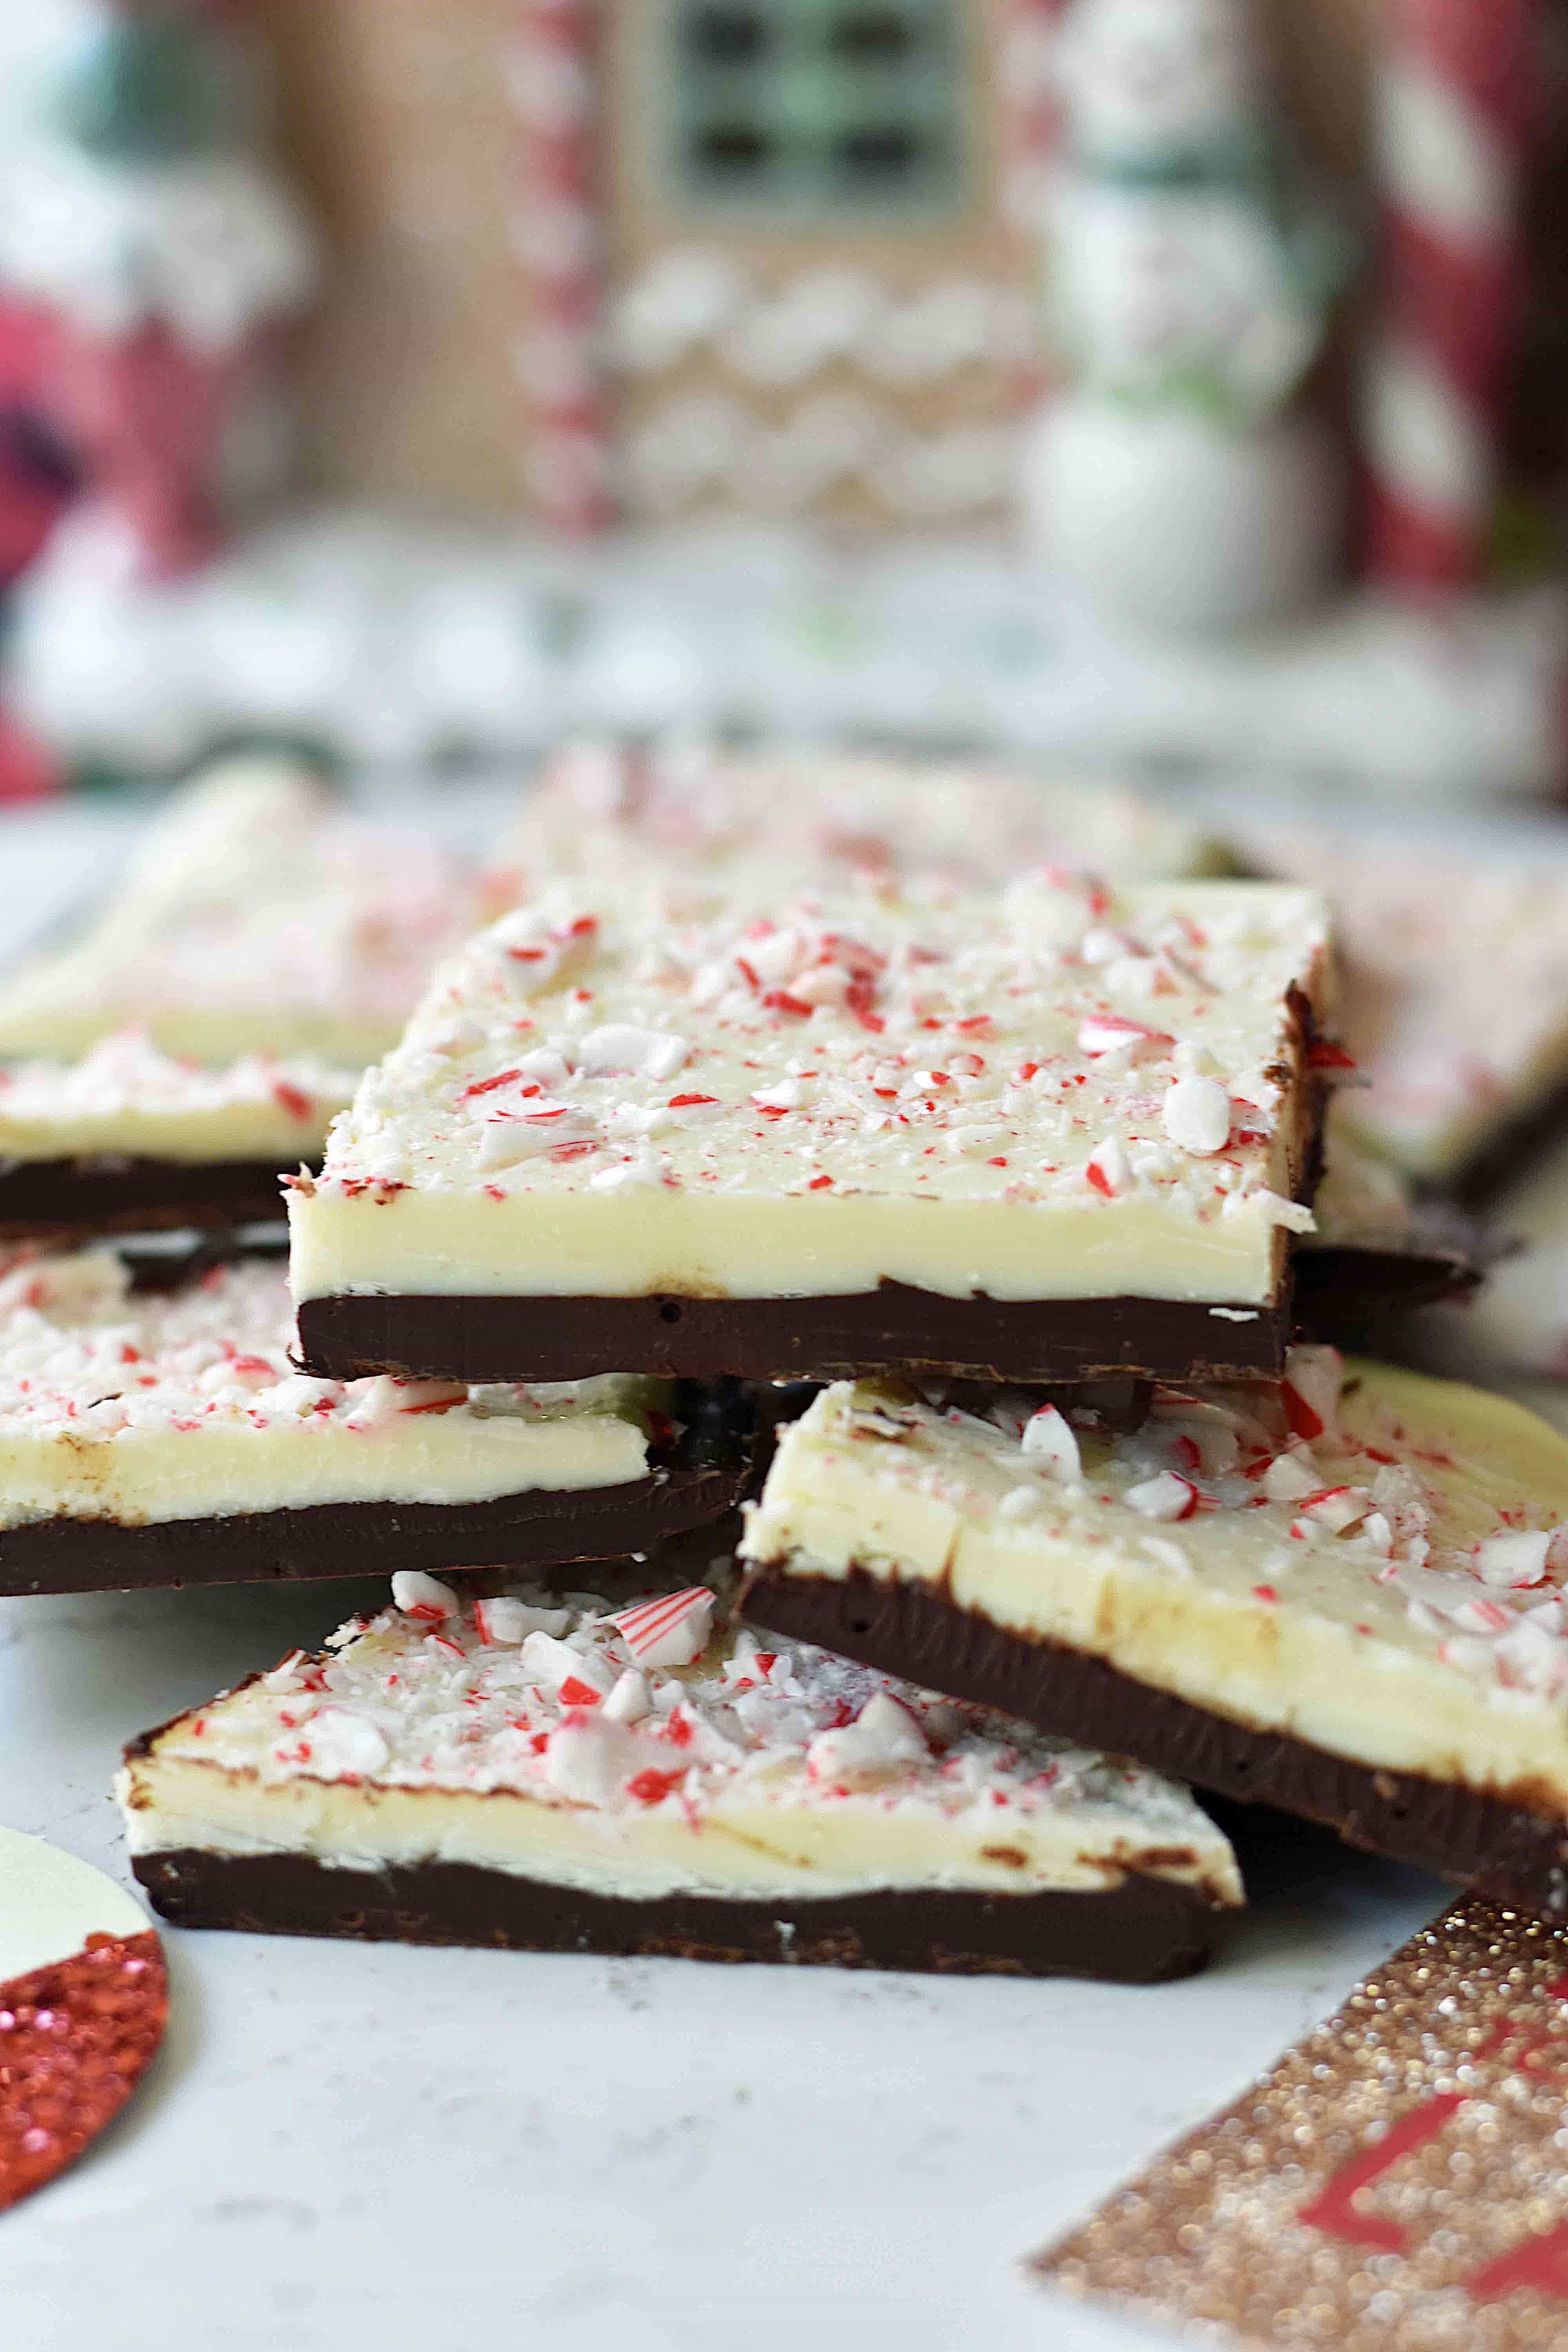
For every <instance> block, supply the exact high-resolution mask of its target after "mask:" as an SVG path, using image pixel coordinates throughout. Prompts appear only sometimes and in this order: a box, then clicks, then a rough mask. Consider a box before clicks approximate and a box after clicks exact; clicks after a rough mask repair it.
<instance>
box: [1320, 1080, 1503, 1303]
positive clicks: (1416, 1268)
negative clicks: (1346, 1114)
mask: <svg viewBox="0 0 1568 2352" xmlns="http://www.w3.org/2000/svg"><path fill="white" fill-rule="evenodd" d="M1343 1099H1344V1098H1343V1097H1338V1098H1336V1100H1335V1101H1334V1102H1333V1103H1332V1104H1331V1107H1330V1110H1329V1117H1328V1120H1327V1123H1326V1131H1325V1136H1324V1151H1323V1160H1324V1164H1323V1174H1322V1180H1321V1182H1320V1184H1319V1185H1318V1188H1317V1190H1316V1192H1314V1193H1313V1195H1312V1218H1313V1228H1312V1231H1311V1232H1310V1234H1303V1235H1302V1237H1301V1241H1300V1247H1299V1248H1298V1250H1297V1252H1296V1257H1295V1276H1296V1288H1295V1301H1294V1306H1295V1318H1296V1328H1297V1330H1298V1331H1299V1332H1300V1333H1302V1334H1303V1335H1305V1336H1306V1337H1307V1338H1309V1339H1318V1340H1323V1339H1326V1340H1330V1341H1331V1342H1333V1343H1335V1344H1336V1345H1338V1346H1341V1347H1364V1346H1365V1345H1366V1344H1367V1342H1368V1339H1369V1338H1370V1337H1371V1336H1372V1335H1373V1333H1374V1332H1376V1331H1378V1330H1379V1329H1380V1328H1381V1327H1382V1326H1384V1324H1386V1323H1387V1322H1388V1321H1389V1320H1390V1319H1391V1318H1394V1317H1397V1316H1405V1315H1408V1314H1410V1313H1412V1312H1413V1311H1414V1310H1415V1308H1417V1307H1431V1306H1434V1305H1436V1304H1437V1303H1438V1302H1440V1301H1443V1300H1451V1301H1457V1302H1463V1303H1464V1305H1465V1307H1466V1310H1467V1312H1466V1316H1465V1318H1464V1324H1465V1327H1466V1328H1468V1325H1469V1323H1470V1321H1471V1320H1472V1318H1473V1319H1474V1320H1475V1321H1476V1322H1477V1323H1478V1324H1479V1323H1480V1322H1481V1321H1482V1320H1484V1319H1485V1318H1486V1310H1487V1304H1488V1297H1489V1294H1487V1295H1484V1296H1483V1297H1482V1299H1481V1301H1480V1302H1479V1305H1475V1306H1472V1305H1471V1301H1472V1298H1473V1296H1474V1294H1475V1292H1476V1291H1477V1290H1478V1288H1479V1287H1480V1286H1481V1285H1482V1283H1483V1282H1484V1281H1486V1279H1487V1277H1488V1276H1489V1274H1490V1273H1491V1269H1492V1267H1493V1265H1494V1264H1495V1263H1496V1262H1497V1261H1499V1260H1500V1259H1501V1258H1503V1257H1504V1256H1505V1255H1506V1252H1507V1248H1508V1244H1507V1242H1506V1240H1498V1239H1495V1238H1493V1237H1492V1236H1491V1235H1490V1234H1489V1232H1488V1231H1487V1230H1486V1228H1485V1227H1483V1226H1482V1225H1481V1224H1479V1223H1478V1222H1477V1221H1476V1220H1475V1219H1474V1218H1472V1217H1468V1216H1467V1215H1466V1214H1465V1213H1464V1212H1463V1211H1462V1210H1459V1209H1456V1208H1453V1207H1451V1206H1450V1205H1449V1204H1448V1203H1447V1202H1441V1201H1434V1200H1427V1199H1421V1198H1418V1197H1417V1196H1416V1194H1415V1192H1414V1191H1413V1189H1412V1187H1411V1184H1410V1181H1409V1180H1408V1178H1406V1177H1405V1176H1404V1175H1403V1174H1402V1173H1401V1172H1400V1171H1399V1170H1398V1169H1397V1168H1395V1167H1394V1166H1393V1165H1392V1163H1391V1162H1390V1161H1388V1160H1379V1159H1376V1158H1374V1157H1373V1154H1371V1153H1370V1152H1367V1151H1365V1150H1363V1149H1362V1147H1361V1146H1360V1145H1359V1144H1358V1143H1356V1142H1355V1141H1353V1140H1352V1138H1351V1137H1350V1136H1349V1135H1348V1134H1347V1132H1346V1130H1345V1126H1344V1121H1343V1117H1342V1110H1343ZM1493 1278H1494V1279H1495V1278H1496V1277H1495V1276H1494V1277H1493Z"/></svg>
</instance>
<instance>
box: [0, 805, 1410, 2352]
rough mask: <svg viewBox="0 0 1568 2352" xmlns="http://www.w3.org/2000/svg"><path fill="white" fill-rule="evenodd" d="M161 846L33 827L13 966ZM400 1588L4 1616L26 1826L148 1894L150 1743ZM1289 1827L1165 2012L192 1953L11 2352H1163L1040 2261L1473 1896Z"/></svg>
mask: <svg viewBox="0 0 1568 2352" xmlns="http://www.w3.org/2000/svg"><path fill="white" fill-rule="evenodd" d="M127 822H129V820H128V819H121V817H120V816H119V815H116V816H115V817H114V818H112V819H110V818H106V817H103V816H101V815H96V814H91V813H89V811H87V810H84V809H79V808H73V809H63V810H60V811H57V812H49V813H45V814H39V815H37V816H31V817H27V818H25V819H21V820H18V821H16V822H15V823H14V824H12V825H11V826H10V828H9V829H8V830H7V831H6V832H5V834H4V835H3V836H0V838H3V840H4V845H5V851H6V855H5V858H4V859H0V948H3V947H4V946H5V944H6V943H7V942H8V941H12V940H17V939H19V938H21V937H23V936H24V935H28V934H31V933H32V932H33V931H35V930H36V929H37V926H38V925H39V923H40V922H42V921H44V920H46V919H47V915H48V913H49V910H50V909H51V908H55V907H58V906H61V905H63V904H65V903H67V902H68V900H69V899H71V898H73V897H75V896H77V895H78V894H79V892H80V891H81V890H82V889H83V888H85V887H90V886H91V884H92V883H93V882H94V880H95V879H97V878H98V877H101V876H102V875H103V873H104V872H105V871H106V868H107V866H108V863H109V861H110V858H111V857H112V856H113V854H114V850H115V848H116V846H117V841H116V836H117V835H118V836H121V837H122V835H123V830H124V824H125V823H127ZM367 1565H368V1563H367ZM379 1590H380V1588H379V1587H377V1586H375V1585H367V1584H365V1583H363V1582H355V1583H349V1584H345V1585H336V1584H334V1585H330V1586H306V1587H295V1588H291V1589H287V1590H258V1591H247V1590H237V1591H202V1592H188V1593H171V1594H163V1593H154V1594H140V1595H120V1594H101V1595H92V1596H89V1597H86V1598H72V1599H66V1600H51V1599H42V1600H34V1601H8V1602H0V1821H3V1822H5V1823H7V1824H8V1825H10V1826H12V1827H15V1828H16V1829H20V1830H26V1831H31V1832H36V1833H37V1834H39V1835H41V1836H44V1837H47V1838H51V1839H53V1840H54V1841H55V1842H56V1843H58V1844H59V1845H62V1846H65V1847H68V1849H70V1850H71V1851H72V1852H73V1853H79V1854H80V1855H82V1856H83V1857H85V1858H86V1859H87V1860H89V1861H91V1862H94V1863H97V1864H100V1865H101V1866H102V1867H104V1868H106V1869H107V1870H109V1871H110V1873H111V1874H115V1875H123V1874H124V1864H123V1860H122V1857H121V1848H120V1840H119V1831H118V1818H117V1815H116V1814H115V1811H114V1809H113V1807H112V1805H111V1803H110V1797H109V1786H110V1778H111V1775H112V1772H113V1769H114V1765H115V1762H116V1760H117V1758H118V1754H119V1750H120V1748H121V1744H122V1742H123V1741H124V1740H125V1738H128V1737H129V1736H130V1735H132V1734H133V1733H135V1732H137V1731H140V1730H142V1729H144V1728H145V1727H148V1726H149V1725H152V1724H155V1723H157V1722H159V1721H161V1720H162V1719H163V1717H166V1716H168V1715H170V1714H172V1713H174V1712H175V1711H176V1710H177V1709H178V1708H180V1707H183V1706H187V1705H189V1704H191V1703H192V1702H194V1701H195V1700H197V1699H199V1698H202V1697H205V1696H209V1695H210V1694H211V1693H212V1692H213V1691H215V1690H216V1689H217V1688H219V1687H220V1686H221V1685H225V1684H226V1683H228V1682H231V1681H233V1680H235V1679H237V1677H238V1676H239V1675H242V1674H244V1673H246V1672H247V1671H249V1670H250V1669H251V1668H252V1667H254V1666H256V1665H258V1664H266V1663H268V1662H269V1661H270V1659H272V1658H273V1657H275V1656H276V1655H278V1654H280V1653H281V1652H282V1651H283V1650H285V1649H287V1648H289V1646H291V1645H292V1644H293V1643H296V1642H303V1643H310V1642H313V1641H315V1640H317V1639H319V1638H320V1636H321V1634H322V1633H325V1632H326V1631H327V1630H328V1629H329V1627H330V1626H331V1625H332V1624H333V1623H335V1622H337V1621H338V1620H339V1619H341V1618H342V1616H344V1615H346V1614H348V1613H349V1612H351V1611H352V1610H353V1609H354V1608H356V1607H359V1606H362V1605H365V1604H366V1602H367V1601H369V1602H374V1601H375V1600H376V1599H377V1598H378V1597H379ZM1279 1838H1280V1840H1281V1841H1282V1842H1283V1843H1282V1844H1281V1845H1280V1846H1279V1848H1278V1849H1277V1850H1276V1851H1274V1852H1272V1853H1268V1852H1266V1853H1264V1854H1263V1855H1262V1856H1261V1858H1260V1861H1259V1864H1258V1869H1257V1872H1256V1874H1255V1879H1254V1884H1255V1888H1257V1889H1259V1890H1260V1899H1259V1900H1258V1902H1257V1904H1256V1907H1255V1908H1254V1910H1253V1912H1252V1913H1251V1914H1250V1915H1249V1916H1247V1918H1246V1919H1245V1920H1244V1921H1243V1922H1241V1923H1240V1925H1239V1927H1237V1931H1236V1933H1235V1934H1234V1936H1233V1937H1232V1938H1231V1940H1230V1942H1229V1944H1228V1946H1227V1948H1226V1951H1225V1953H1224V1955H1223V1957H1222V1958H1221V1959H1220V1960H1219V1961H1218V1963H1217V1964H1216V1966H1215V1968H1214V1969H1211V1970H1210V1972H1209V1973H1208V1974H1207V1975H1205V1976H1203V1977H1199V1978H1196V1979H1192V1980H1191V1981H1189V1982H1187V1983H1184V1984H1180V1985H1174V1986H1167V1987H1162V1988H1158V1989H1154V1990H1125V1989H1121V1988H1114V1987H1108V1986H1095V1985H1082V1984H1074V1983H1016V1982H1012V1981H1009V1980H998V1979H983V1980H948V1979H932V1978H912V1977H891V1976H879V1975H866V1976H857V1975H842V1976H840V1975H836V1974H834V1973H832V1972H830V1971H827V1970H809V1969H802V1970H800V1971H799V1972H793V1971H787V1970H782V1969H733V1970H730V1969H705V1968H701V1967H699V1966H697V1965H694V1964H692V1963H689V1962H681V1961H605V1960H596V1959H591V1958H533V1957H529V1956H522V1955H514V1954H507V1953H490V1952H460V1951H459V1952H430V1951H417V1950H412V1949H401V1948H395V1947H390V1946H388V1947H359V1946H354V1945H349V1944H330V1943H324V1942H310V1941H300V1942H291V1941H287V1940H283V1939H268V1938H264V1937H249V1936H216V1935H212V1936H201V1935H192V1934H184V1935H182V1934H175V1933H174V1932H172V1931H171V1932H170V1933H169V1934H168V1935H167V1938H166V1940H167V1945H168V1949H169V1958H170V1963H171V1979H172V1995H173V2000H172V2013H171V2028H170V2034H169V2040H168V2043H167V2045H166V2047H165V2049H164V2051H163V2054H162V2056H161V2058H160V2059H159V2061H158V2063H157V2065H156V2068H155V2070H154V2073H153V2076H152V2078H151V2080H150V2081H149V2083H148V2084H147V2085H146V2086H145V2087H144V2089H143V2091H142V2095H140V2096H139V2097H138V2098H137V2099H136V2100H135V2101H134V2102H133V2104H132V2107H131V2108H130V2109H129V2111H128V2112H127V2113H126V2114H125V2115H124V2116H122V2117H121V2119H120V2120H119V2121H118V2122H117V2123H116V2124H115V2125H114V2126H112V2127H111V2129H110V2131H109V2132H108V2133H107V2134H106V2135H105V2136H104V2137H103V2138H102V2139H101V2140H100V2142H99V2143H98V2144H97V2146H96V2147H95V2148H94V2150H93V2151H92V2152H91V2153H89V2156H88V2157H87V2158H85V2159H84V2161H83V2162H82V2163H80V2164H79V2166H78V2167H77V2168H75V2169H74V2170H73V2171H72V2172H70V2173H68V2175H66V2176H65V2177H64V2178H63V2179H60V2180H59V2181H58V2182H56V2183H55V2184H54V2185H53V2186H52V2187H50V2188H49V2189H46V2190H45V2191H43V2192H42V2193H41V2194H39V2195H37V2196H36V2197H34V2198H32V2199H31V2200H28V2201H27V2202H26V2203H25V2204H23V2205H20V2206H18V2207H16V2208H15V2209H14V2210H12V2211H11V2212H9V2213H8V2214H6V2215H5V2216H4V2217H0V2310H3V2313H4V2322H5V2326H4V2334H5V2341H6V2343H7V2344H14V2345H16V2346H17V2347H23V2346H25V2347H27V2352H82V2347H87V2346H89V2345H94V2344H101V2345H102V2346H104V2347H109V2352H165V2347H167V2346H168V2344H169V2343H170V2342H171V2340H175V2341H178V2340H182V2339H186V2340H189V2339H193V2338H194V2340H195V2342H196V2343H198V2344H202V2343H218V2342H221V2343H222V2344H223V2345H224V2347H226V2352H227V2347H240V2352H243V2347H265V2352H359V2347H367V2352H368V2347H373V2346H374V2347H377V2352H459V2347H461V2352H469V2347H474V2346H476V2345H485V2344H490V2343H498V2344H501V2343H504V2344H512V2343H518V2344H526V2345H528V2346H529V2347H540V2352H548V2347H554V2346H556V2345H562V2346H565V2345H571V2346H573V2347H584V2352H599V2347H606V2352H608V2347H616V2352H621V2347H626V2352H634V2347H635V2352H645V2347H647V2352H675V2347H679V2352H733V2347H736V2346H744V2347H746V2352H773V2347H779V2352H784V2347H795V2346H796V2345H798V2344H801V2343H813V2344H817V2345H822V2346H825V2347H837V2346H839V2345H851V2344H854V2345H860V2346H866V2347H876V2352H880V2347H884V2346H887V2347H895V2346H896V2347H900V2352H973V2347H978V2346H980V2345H982V2344H984V2346H985V2347H987V2352H1024V2347H1032V2352H1116V2347H1121V2352H1131V2347H1133V2346H1134V2345H1136V2344H1138V2343H1147V2342H1148V2341H1149V2340H1150V2339H1148V2338H1147V2337H1144V2336H1140V2335H1138V2334H1136V2333H1134V2332H1132V2331H1129V2330H1127V2329H1125V2328H1123V2327H1121V2326H1118V2325H1117V2324H1115V2323H1113V2322H1111V2321H1109V2320H1107V2319H1104V2318H1101V2317H1099V2316H1097V2315H1092V2314H1089V2313H1085V2312H1080V2311H1079V2310H1077V2309H1076V2308H1075V2307H1073V2306H1072V2305H1067V2304H1064V2303H1062V2302H1059V2301H1058V2300H1055V2299H1053V2298H1048V2297H1046V2296H1044V2295H1041V2294H1038V2293H1037V2292H1035V2291H1033V2290H1031V2289H1028V2288H1026V2287H1025V2286H1024V2285H1023V2284H1021V2283H1020V2282H1019V2280H1018V2277H1017V2274H1016V2263H1017V2260H1018V2258H1019V2257H1020V2256H1021V2255H1023V2254H1024V2253H1026V2252H1028V2251H1029V2250H1030V2249H1031V2248H1033V2247H1036V2246H1037V2245H1039V2244H1040V2243H1041V2242H1044V2241H1045V2240H1046V2239H1047V2238H1048V2237H1049V2236H1050V2235H1051V2234H1052V2233H1053V2232H1054V2231H1056V2230H1057V2229H1058V2227H1060V2226H1063V2225H1065V2224H1066V2223H1068V2221H1070V2220H1072V2219H1073V2218H1074V2217H1076V2216H1077V2215H1079V2213H1081V2212H1082V2211H1083V2210H1085V2209H1086V2208H1088V2207H1089V2205H1090V2204H1092V2203H1093V2202H1094V2201H1095V2200H1096V2199H1097V2198H1099V2197H1100V2195H1101V2194H1102V2193H1103V2192H1104V2191H1105V2190H1106V2189H1109V2188H1110V2186H1111V2185H1112V2183H1113V2182H1114V2181H1115V2180H1116V2179H1117V2178H1118V2177H1119V2176H1120V2175H1121V2174H1122V2173H1124V2172H1126V2171H1128V2170H1129V2169H1130V2168H1132V2167H1133V2166H1134V2165H1136V2164H1137V2163H1138V2162H1140V2161H1141V2160H1142V2158H1145V2157H1147V2156H1148V2155H1150V2154H1151V2153H1152V2151H1153V2150H1154V2149H1155V2148H1156V2147H1158V2146H1159V2145H1161V2143H1163V2141H1164V2140H1166V2139H1167V2138H1169V2137H1172V2136H1173V2134H1175V2133H1177V2132H1179V2131H1181V2130H1183V2129H1184V2128H1185V2127H1186V2126H1190V2125H1192V2124H1194V2123H1195V2122H1197V2121H1198V2120H1200V2119H1201V2118H1202V2117H1203V2116H1205V2115H1206V2114H1208V2113H1209V2112H1210V2111H1211V2110H1212V2109H1213V2108H1214V2107H1215V2106H1216V2105H1221V2104H1222V2103H1223V2102H1224V2101H1225V2100H1226V2098H1228V2097H1229V2096H1231V2095H1233V2094H1234V2093H1235V2092H1236V2090H1237V2089H1238V2088H1239V2087H1240V2086H1241V2085H1242V2084H1244V2083H1245V2082H1246V2080H1247V2077H1248V2076H1249V2075H1250V2074H1253V2073H1254V2072H1256V2071H1257V2070H1258V2069H1259V2068H1260V2067H1262V2066H1263V2065H1265V2064H1266V2063H1268V2061H1269V2060H1270V2059H1272V2058H1273V2057H1274V2056H1275V2055H1276V2053H1278V2052H1279V2050H1280V2049H1281V2048H1283V2047H1284V2045H1285V2044H1286V2043H1288V2042H1290V2041H1292V2040H1294V2039H1295V2038H1296V2036H1297V2035H1299V2034H1300V2032H1302V2031H1303V2029H1304V2028H1305V2027H1306V2026H1308V2025H1309V2024H1310V2022H1311V2021H1314V2020H1315V2019H1316V2018H1318V2017H1320V2016H1321V2015H1322V2014H1323V2013H1324V2012H1325V2011H1328V2010H1330V2009H1331V2007H1333V2005H1334V2004H1335V2003H1336V2002H1337V2000H1339V1999H1340V1998H1341V1997H1342V1994H1343V1993H1344V1991H1345V1990H1348V1988H1349V1987H1350V1986H1351V1985H1352V1983H1353V1982H1354V1981H1355V1979H1357V1978H1358V1977H1359V1976H1361V1975H1362V1974H1363V1973H1364V1972H1365V1970H1366V1969H1368V1968H1369V1967H1372V1966H1373V1965H1375V1963H1376V1962H1377V1961H1378V1960H1379V1959H1380V1958H1382V1957H1383V1956H1384V1954H1385V1953H1386V1952H1387V1951H1388V1950H1389V1949H1390V1948H1392V1947H1393V1946H1394V1944H1395V1943H1397V1942H1398V1941H1400V1940H1401V1939H1402V1938H1403V1937H1405V1935H1407V1934H1408V1933H1410V1932H1411V1931H1412V1929H1414V1928H1415V1927H1416V1926H1418V1925H1419V1924H1420V1923H1421V1921H1422V1920H1423V1919H1424V1918H1426V1917H1427V1916H1430V1915H1431V1914H1432V1913H1433V1912H1434V1911H1436V1909H1437V1908H1438V1907H1439V1905H1440V1903H1441V1901H1442V1890H1441V1888H1440V1887H1439V1886H1438V1885H1437V1884H1436V1882H1435V1881H1433V1880H1430V1879H1425V1878H1421V1877H1418V1876H1417V1875H1415V1874H1413V1873H1408V1872H1401V1871H1397V1870H1394V1869H1391V1868H1386V1867H1384V1866H1383V1865H1380V1864H1375V1863H1373V1862H1370V1861H1367V1860H1364V1859H1363V1858H1360V1857H1356V1856H1352V1855H1350V1854H1348V1853H1341V1852H1340V1851H1339V1850H1337V1849H1336V1848H1334V1847H1333V1846H1332V1845H1331V1843H1329V1842H1328V1841H1326V1840H1321V1839H1318V1838H1315V1837H1311V1836H1309V1835H1307V1834H1306V1833H1302V1834H1301V1835H1300V1836H1299V1837H1298V1836H1297V1835H1296V1834H1295V1833H1294V1832H1290V1831H1288V1830H1281V1831H1280V1832H1279Z"/></svg>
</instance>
